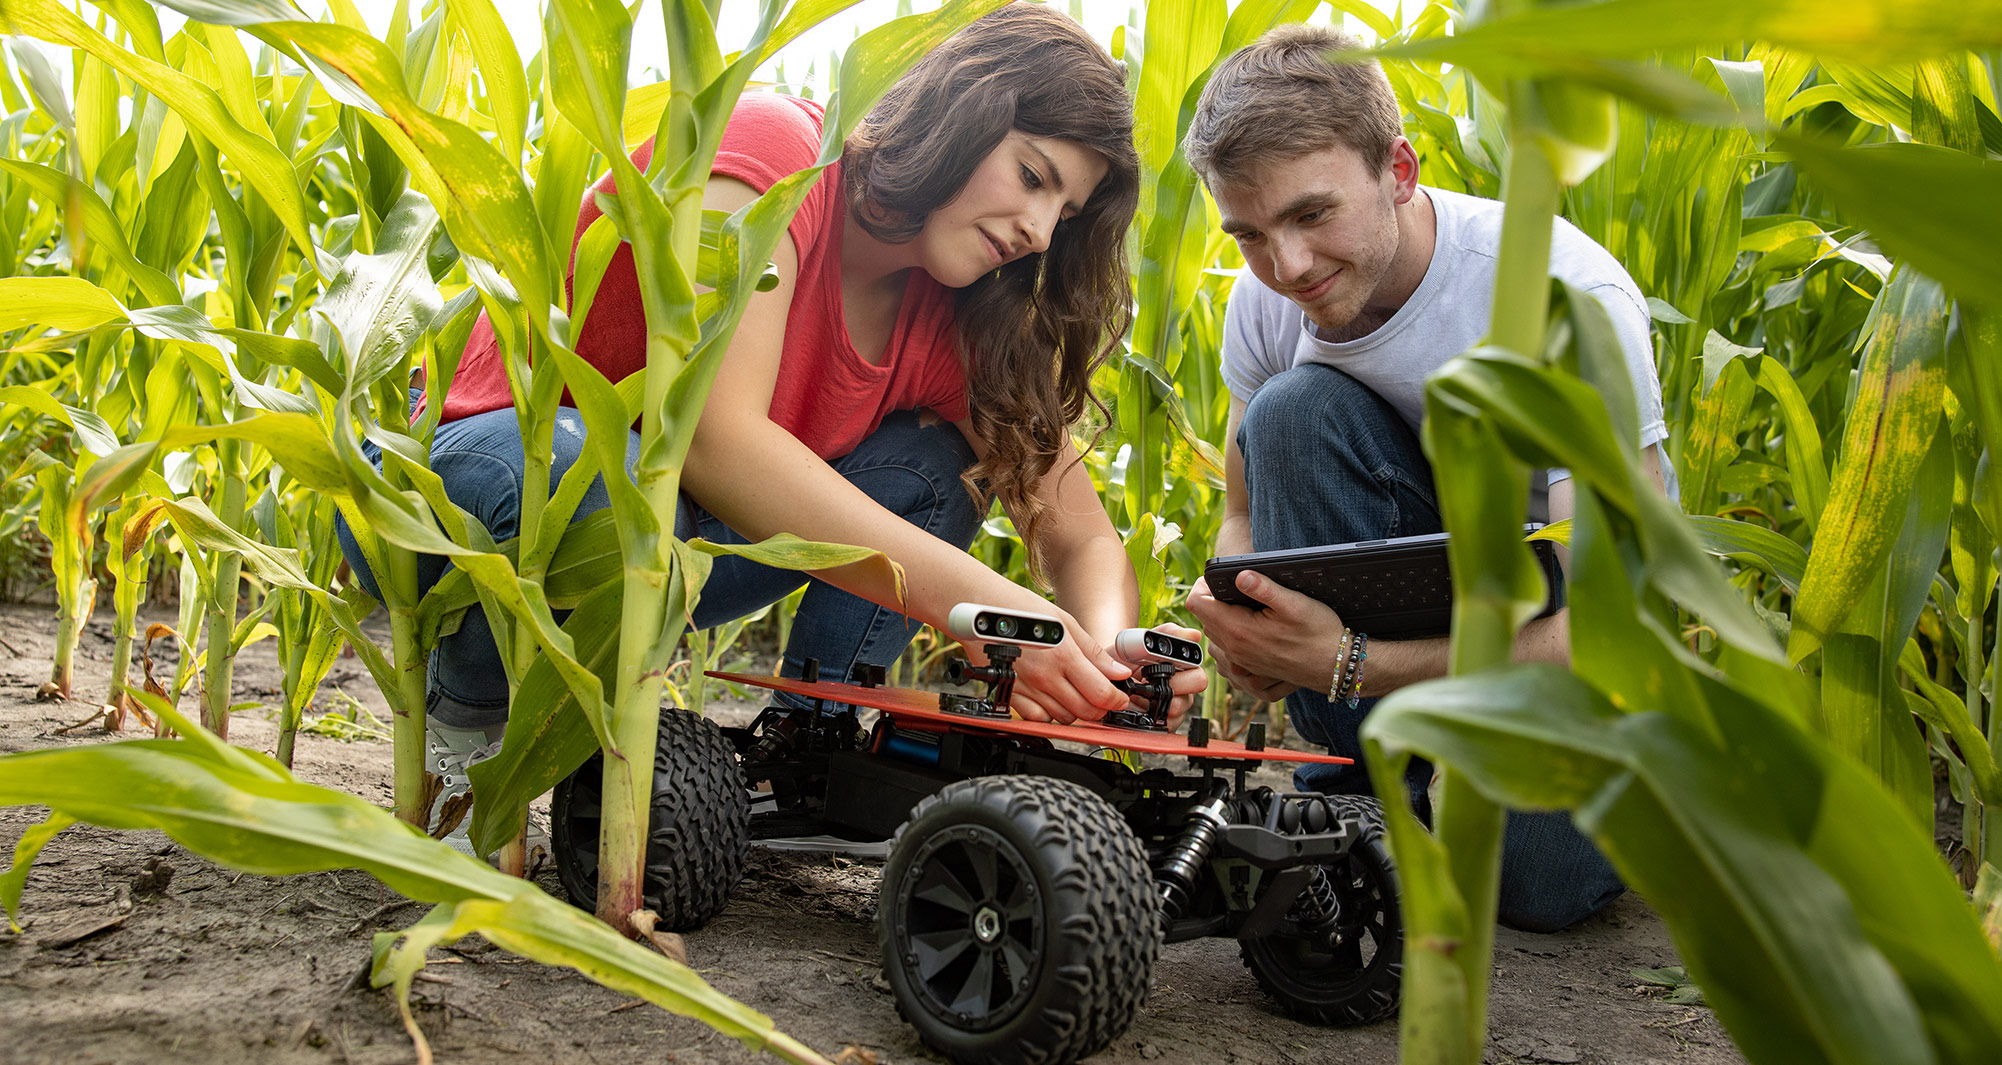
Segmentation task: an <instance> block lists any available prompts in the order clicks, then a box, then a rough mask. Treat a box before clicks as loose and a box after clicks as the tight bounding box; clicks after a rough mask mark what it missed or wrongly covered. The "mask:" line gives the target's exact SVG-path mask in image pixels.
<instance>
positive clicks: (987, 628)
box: [973, 614, 994, 635]
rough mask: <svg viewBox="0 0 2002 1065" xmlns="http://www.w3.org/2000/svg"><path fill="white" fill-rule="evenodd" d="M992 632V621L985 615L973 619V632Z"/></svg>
mask: <svg viewBox="0 0 2002 1065" xmlns="http://www.w3.org/2000/svg"><path fill="white" fill-rule="evenodd" d="M993 630H994V619H993V618H991V617H989V616H988V615H986V614H982V615H980V616H979V617H976V618H974V619H973V631H975V632H978V633H981V634H983V635H984V634H986V633H989V632H992V631H993Z"/></svg>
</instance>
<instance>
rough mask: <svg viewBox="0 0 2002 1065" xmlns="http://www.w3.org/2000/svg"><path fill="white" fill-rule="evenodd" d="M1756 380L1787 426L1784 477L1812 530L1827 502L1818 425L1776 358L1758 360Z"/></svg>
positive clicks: (1798, 389)
mask: <svg viewBox="0 0 2002 1065" xmlns="http://www.w3.org/2000/svg"><path fill="white" fill-rule="evenodd" d="M1758 384H1759V389H1760V390H1761V391H1763V392H1765V393H1766V394H1768V395H1770V396H1772V397H1773V402H1774V403H1775V404H1776V405H1777V406H1778V407H1779V412H1780V422H1781V424H1782V425H1784V426H1785V427H1786V440H1785V444H1784V446H1785V449H1786V464H1787V478H1788V480H1789V481H1790V482H1791V483H1792V485H1793V492H1794V505H1795V506H1796V507H1798V508H1799V509H1800V513H1801V516H1802V517H1803V518H1805V519H1806V521H1807V528H1808V531H1809V532H1810V533H1811V532H1813V531H1814V530H1815V529H1817V528H1819V527H1820V525H1821V511H1822V508H1823V507H1825V506H1827V504H1828V464H1827V462H1825V461H1824V460H1823V459H1822V455H1821V426H1820V425H1819V424H1817V423H1816V422H1815V420H1814V411H1813V410H1812V409H1811V408H1810V407H1809V406H1808V403H1807V397H1805V396H1803V395H1802V394H1801V391H1800V385H1799V384H1798V383H1797V382H1796V381H1795V380H1794V378H1793V375H1792V374H1790V373H1788V372H1787V369H1786V366H1785V365H1783V364H1782V363H1780V362H1779V360H1777V359H1773V358H1770V357H1767V358H1762V359H1760V360H1759V376H1758Z"/></svg>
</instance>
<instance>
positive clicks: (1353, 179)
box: [1185, 26, 1668, 931]
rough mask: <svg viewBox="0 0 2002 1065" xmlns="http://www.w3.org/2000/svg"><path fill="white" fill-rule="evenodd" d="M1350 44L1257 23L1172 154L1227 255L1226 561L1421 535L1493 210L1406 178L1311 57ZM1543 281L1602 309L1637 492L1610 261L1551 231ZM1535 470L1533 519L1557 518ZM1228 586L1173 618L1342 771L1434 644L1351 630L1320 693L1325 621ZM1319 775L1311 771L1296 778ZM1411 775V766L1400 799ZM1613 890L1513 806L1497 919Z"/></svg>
mask: <svg viewBox="0 0 2002 1065" xmlns="http://www.w3.org/2000/svg"><path fill="white" fill-rule="evenodd" d="M1354 47H1359V44H1358V42H1356V41H1355V40H1353V39H1351V38H1346V37H1342V36H1339V35H1337V34H1334V33H1331V32H1329V31H1327V30H1324V29H1320V28H1316V27H1308V26H1285V27H1281V28H1279V29H1276V30H1273V31H1272V32H1270V33H1268V34H1266V35H1265V36H1264V37H1262V38H1260V39H1259V40H1258V41H1257V42H1255V43H1253V44H1252V45H1251V46H1249V47H1247V48H1245V49H1243V50H1242V51H1239V52H1238V53H1236V54H1235V55H1233V56H1231V57H1230V58H1229V59H1227V60H1225V61H1224V63H1223V65H1222V66H1221V67H1219V68H1218V70H1217V72H1216V75H1215V76H1214V77H1213V78H1211V80H1210V83H1209V86H1208V88H1206V89H1205V90H1204V92H1203V96H1202V100H1201V102H1200V103H1199V104H1198V106H1197V108H1196V114H1195V118H1194V121H1193V122H1192V124H1191V125H1190V128H1189V133H1188V137H1187V140H1186V142H1185V149H1186V151H1187V153H1188V157H1189V161H1190V163H1191V164H1193V165H1194V167H1195V170H1196V172H1197V173H1198V174H1199V175H1201V176H1202V178H1203V181H1204V183H1205V184H1206V185H1207V186H1208V188H1209V190H1210V193H1211V195H1212V196H1213V197H1214V198H1215V199H1216V203H1217V207H1218V209H1219V210H1220V211H1221V213H1222V216H1223V228H1224V230H1225V231H1226V232H1228V233H1229V234H1230V235H1231V236H1233V237H1235V238H1236V240H1237V243H1238V247H1239V248H1240V249H1241V250H1242V251H1243V252H1244V259H1245V263H1246V266H1247V273H1248V274H1249V275H1250V276H1248V277H1241V278H1240V279H1239V280H1238V282H1237V284H1236V286H1235V287H1234V288H1233V289H1232V290H1231V295H1230V304H1229V309H1228V311H1227V312H1226V315H1225V324H1224V342H1223V376H1224V380H1225V382H1226V383H1227V384H1228V385H1229V387H1230V390H1231V409H1230V433H1229V436H1230V439H1229V440H1228V441H1227V442H1226V452H1225V472H1226V477H1227V487H1228V499H1227V506H1228V512H1227V514H1226V516H1225V519H1224V522H1223V525H1222V527H1221V529H1220V530H1219V532H1218V534H1217V543H1216V553H1217V554H1219V555H1228V554H1240V553H1244V552H1248V551H1253V550H1258V551H1268V550H1277V549H1282V548H1291V547H1308V546H1314V545H1320V544H1337V543H1348V542H1353V541H1358V540H1372V539H1379V538H1388V537H1396V536H1413V535H1417V534H1420V533H1431V532H1438V531H1440V530H1441V528H1442V523H1441V520H1440V516H1439V507H1438V501H1437V497H1436V495H1435V494H1434V491H1433V484H1432V471H1431V467H1430V466H1429V465H1428V463H1427V461H1426V459H1425V455H1424V452H1423V451H1422V450H1421V448H1420V446H1419V442H1418V441H1419V438H1418V428H1419V423H1420V420H1421V419H1422V418H1423V416H1424V392H1425V378H1426V376H1427V375H1429V374H1431V373H1432V371H1434V370H1436V369H1438V368H1439V367H1440V366H1441V365H1443V364H1444V363H1445V362H1446V360H1448V359H1450V358H1452V357H1453V356H1454V355H1457V354H1459V353H1460V352H1462V351H1464V350H1466V349H1467V348H1470V347H1472V346H1474V345H1475V344H1477V343H1479V342H1480V341H1481V339H1482V338H1483V337H1484V336H1485V335H1486V334H1487V331H1488V315H1489V309H1490V306H1491V304H1492V302H1493V293H1494V278H1495V261H1496V256H1497V251H1498V248H1499V245H1500V238H1501V225H1502V205H1501V204H1500V203H1497V202H1495V201H1492V200H1483V199H1479V198H1477V197H1472V196H1466V195H1462V194H1459V193H1453V192H1446V191H1444V190H1440V189H1432V188H1427V187H1425V186H1422V185H1420V184H1419V181H1418V178H1419V175H1418V155H1417V153H1416V152H1415V151H1414V150H1413V149H1412V147H1411V144H1410V142H1409V141H1407V140H1405V139H1404V137H1403V135H1402V128H1403V124H1402V118H1401V115H1400V112H1399V110H1398V105H1397V99H1396V96H1395V95H1394V94H1393V93H1392V91H1391V88H1390V83H1389V82H1388V80H1386V79H1385V77H1384V75H1383V71H1382V70H1381V68H1379V67H1378V66H1377V65H1376V64H1374V63H1354V64H1347V63H1331V62H1329V61H1328V60H1327V59H1326V58H1325V57H1326V55H1327V53H1329V52H1331V51H1334V50H1336V49H1341V48H1354ZM1550 272H1551V273H1552V274H1553V275H1555V276H1557V277H1560V278H1563V279H1564V280H1565V281H1567V282H1569V283H1571V284H1572V285H1574V286H1577V287H1579V288H1581V289H1583V290H1584V291H1586V292H1588V293H1590V294H1591V295H1592V296H1594V297H1595V298H1597V299H1598V300H1599V301H1600V302H1601V303H1602V304H1604V305H1605V307H1606V310H1607V311H1608V312H1609V313H1610V314H1611V315H1612V318H1613V321H1614V323H1615V325H1616V326H1617V328H1618V332H1619V335H1620V339H1621V344H1622V347H1623V348H1624V350H1625V353H1626V356H1627V362H1628V365H1629V367H1630V369H1631V370H1632V372H1633V377H1634V384H1635V389H1634V391H1635V393H1636V395H1637V397H1638V399H1639V402H1640V407H1641V411H1640V414H1641V419H1640V420H1641V424H1642V425H1643V427H1644V428H1643V429H1642V432H1641V441H1640V443H1641V446H1642V447H1643V448H1644V449H1645V450H1644V452H1643V455H1642V461H1643V462H1644V463H1645V464H1646V465H1647V467H1648V468H1649V469H1650V470H1651V471H1653V473H1654V476H1655V480H1656V483H1657V484H1659V483H1660V469H1661V467H1660V454H1659V443H1660V441H1661V440H1663V439H1664V438H1666V437H1667V435H1668V431H1667V427H1666V425H1665V424H1664V423H1663V421H1662V409H1661V386H1660V384H1659V382H1658V381H1657V380H1656V379H1655V372H1654V363H1653V356H1652V351H1651V348H1650V346H1649V342H1648V317H1647V303H1646V301H1645V299H1644V298H1643V297H1642V296H1641V293H1640V290H1639V289H1638V288H1636V287H1635V285H1634V283H1633V280H1632V279H1631V278H1629V277H1628V276H1627V274H1626V272H1625V271H1624V270H1622V269H1621V268H1620V265H1619V264H1618V263H1617V262H1615V261H1614V259H1613V257H1612V256H1611V255H1609V254H1607V253H1606V251H1605V250H1604V249H1603V248H1600V247H1599V246H1598V245H1597V244H1595V243H1593V242H1592V241H1591V240H1590V239H1589V238H1587V237H1586V236H1585V235H1584V234H1582V233H1580V232H1578V230H1577V229H1575V228H1573V227H1572V226H1571V225H1569V224H1568V223H1566V222H1564V220H1562V219H1558V220H1557V222H1556V227H1555V231H1554V232H1553V234H1552V239H1551V254H1550ZM1565 476H1566V475H1565V474H1564V471H1561V470H1553V471H1551V477H1550V485H1549V491H1548V497H1547V507H1546V506H1545V505H1544V504H1545V502H1546V501H1545V500H1541V499H1539V500H1532V503H1531V510H1532V514H1533V516H1536V517H1539V518H1542V519H1544V520H1552V521H1554V520H1558V519H1561V518H1565V517H1568V516H1570V512H1571V490H1570V489H1571V486H1570V484H1569V482H1568V480H1566V479H1565ZM1237 585H1238V588H1239V590H1241V591H1243V592H1244V593H1246V594H1247V595H1249V596H1250V597H1252V598H1253V599H1256V600H1258V601H1259V602H1261V603H1263V604H1265V606H1266V609H1264V610H1262V611H1260V610H1252V609H1249V608H1245V607H1237V606H1232V605H1230V604H1227V603H1223V602H1220V601H1218V600H1217V599H1215V598H1214V597H1212V596H1211V595H1210V593H1209V589H1208V587H1207V586H1206V585H1204V584H1202V583H1198V584H1197V585H1196V587H1195V589H1194V591H1192V592H1191V593H1190V595H1189V599H1188V606H1189V609H1190V611H1191V612H1192V613H1194V614H1195V616H1196V617H1197V619H1198V620H1200V621H1201V622H1202V625H1203V628H1204V630H1205V633H1206V635H1207V636H1208V637H1209V640H1210V644H1211V649H1212V653H1213V654H1214V655H1215V656H1216V659H1217V661H1218V663H1219V664H1220V665H1221V666H1222V667H1223V669H1224V673H1225V675H1226V676H1228V677H1229V678H1230V680H1231V682H1232V683H1233V684H1236V685H1237V686H1239V687H1242V688H1245V689H1247V690H1249V691H1252V692H1255V693H1257V694H1258V695H1260V696H1261V697H1263V698H1266V699H1274V700H1276V699H1279V698H1282V697H1283V698H1284V699H1285V700H1286V706H1287V713H1288V716H1289V717H1290V719H1291V720H1292V722H1293V727H1294V728H1295V729H1297V730H1298V731H1299V733H1300V735H1302V736H1304V737H1306V738H1307V739H1309V740H1311V741H1313V742H1315V743H1320V744H1325V745H1326V746H1328V747H1329V748H1330V749H1332V750H1333V751H1334V752H1335V753H1337V754H1343V755H1348V756H1350V757H1353V758H1356V759H1358V761H1360V759H1361V757H1362V751H1361V746H1360V744H1359V743H1358V741H1357V738H1356V730H1357V727H1358V726H1359V725H1360V724H1361V721H1362V718H1363V715H1364V714H1366V713H1367V712H1368V710H1369V707H1370V705H1371V703H1372V702H1373V701H1374V698H1375V697H1378V696H1381V695H1383V694H1385V693H1387V692H1390V691H1392V690H1395V689H1397V688H1399V687H1402V686H1404V685H1406V684H1410V683H1414V682H1416V681H1420V680H1424V679H1427V678H1431V677H1438V676H1443V675H1445V673H1446V671H1447V642H1446V641H1445V640H1443V639H1437V640H1409V641H1390V640H1371V641H1370V642H1369V644H1368V653H1369V658H1368V666H1367V669H1366V670H1365V675H1364V678H1363V680H1364V692H1365V694H1366V695H1367V696H1369V698H1365V699H1363V700H1361V701H1360V702H1359V703H1358V705H1357V706H1356V707H1355V708H1354V709H1351V708H1350V707H1349V705H1348V700H1347V699H1340V700H1334V699H1331V698H1330V697H1329V689H1330V687H1331V682H1332V681H1333V679H1334V678H1335V677H1336V676H1337V672H1338V666H1339V665H1340V661H1339V656H1340V654H1341V649H1342V645H1343V636H1344V633H1345V631H1346V630H1345V629H1344V627H1343V625H1342V621H1341V619H1340V618H1339V617H1338V616H1336V614H1335V612H1334V611H1333V610H1331V609H1330V608H1328V607H1327V606H1326V605H1324V604H1322V603H1320V602H1319V601H1317V600H1314V599H1311V598H1309V597H1307V596H1304V595H1301V594H1299V593H1297V592H1293V591H1290V590H1288V589H1285V588H1282V587H1280V586H1278V585H1277V584H1275V583H1273V582H1272V581H1270V580H1268V579H1266V578H1265V577H1263V576H1262V575H1259V574H1257V573H1252V572H1247V573H1244V574H1241V575H1240V576H1239V578H1238V581H1237ZM1565 625H1566V618H1565V614H1564V613H1563V612H1559V613H1557V614H1555V615H1553V616H1551V617H1549V618H1545V619H1542V620H1539V621H1534V622H1531V623H1530V624H1529V625H1527V626H1525V627H1524V629H1523V631H1522V634H1521V636H1520V637H1519V638H1518V640H1517V644H1516V657H1517V658H1518V659H1522V660H1538V661H1547V662H1554V663H1557V664H1560V665H1562V664H1565V663H1566V662H1567V661H1568V653H1567V632H1566V627H1565ZM1316 770H1318V771H1316ZM1431 772H1432V770H1431V767H1430V766H1427V765H1424V764H1423V763H1416V762H1415V763H1414V764H1413V771H1412V774H1411V776H1410V778H1409V780H1408V783H1409V784H1410V786H1411V787H1412V789H1413V793H1414V795H1415V796H1417V797H1418V798H1419V799H1420V801H1422V799H1423V793H1424V789H1425V787H1426V785H1427V783H1429V781H1430V777H1431ZM1297 780H1298V783H1299V784H1300V786H1302V787H1308V788H1314V789H1318V790H1321V791H1326V792H1352V793H1353V792H1363V793H1366V792H1368V791H1369V781H1368V778H1367V775H1366V773H1365V772H1364V770H1363V767H1362V766H1361V765H1360V764H1358V765H1355V766H1352V767H1312V768H1311V770H1309V769H1303V770H1302V771H1301V773H1300V774H1299V776H1298V778H1297ZM1623 890H1624V888H1623V886H1622V885H1621V883H1620V881H1619V878H1618V876H1617V875H1616V874H1615V873H1614V872H1613V869H1612V867H1611V866H1610V865H1609V864H1608V863H1607V862H1606V861H1605V859H1604V858H1603V857H1601V856H1600V855H1599V853H1598V852H1597V850H1595V849H1594V848H1593V846H1592V844H1591V843H1590V841H1588V840H1586V839H1585V838H1584V837H1583V836H1582V835H1580V834H1579V833H1578V831H1577V830H1576V829H1575V828H1574V827H1573V826H1572V825H1571V822H1570V818H1569V815H1567V814H1563V813H1540V814H1521V813H1517V814H1512V815H1511V816H1510V818H1509V825H1508V831H1507V838H1506V842H1505V844H1504V853H1503V858H1502V885H1501V918H1502V920H1503V922H1504V923H1507V924H1510V925H1512V926H1514V927H1518V928H1523V929H1528V930H1532V931H1555V930H1557V929H1559V928H1563V927H1565V926H1567V925H1570V924H1572V923H1574V922H1576V921H1578V920H1580V919H1582V918H1584V917H1585V916H1587V915H1589V914H1591V913H1592V912H1594V911H1596V910H1597V909H1599V908H1600V907H1602V906H1604V905H1605V904H1607V903H1608V902H1611V901H1612V900H1613V899H1614V898H1616V897H1618V896H1619V894H1620V893H1621V892H1622V891H1623Z"/></svg>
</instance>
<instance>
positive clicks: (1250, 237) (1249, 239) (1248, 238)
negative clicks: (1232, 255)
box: [1236, 233, 1260, 247]
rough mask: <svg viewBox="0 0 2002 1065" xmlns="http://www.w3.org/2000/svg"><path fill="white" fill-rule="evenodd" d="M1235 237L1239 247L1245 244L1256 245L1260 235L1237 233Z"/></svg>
mask: <svg viewBox="0 0 2002 1065" xmlns="http://www.w3.org/2000/svg"><path fill="white" fill-rule="evenodd" d="M1236 236H1237V243H1238V245H1239V246H1240V247H1241V246H1243V245H1246V244H1256V243H1258V241H1259V239H1260V234H1257V233H1238V234H1236Z"/></svg>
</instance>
